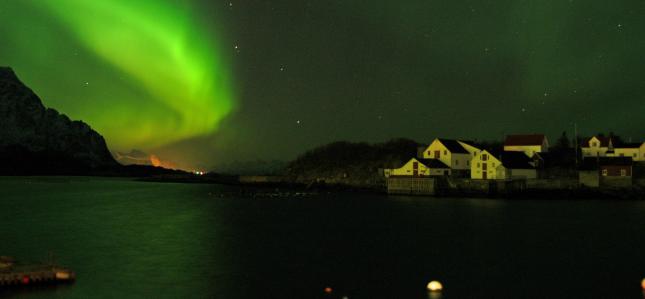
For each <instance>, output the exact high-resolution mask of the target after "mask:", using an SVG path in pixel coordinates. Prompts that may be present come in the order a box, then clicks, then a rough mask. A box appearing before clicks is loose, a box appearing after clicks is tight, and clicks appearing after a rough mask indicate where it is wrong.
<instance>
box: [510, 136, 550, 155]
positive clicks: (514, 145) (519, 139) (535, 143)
mask: <svg viewBox="0 0 645 299" xmlns="http://www.w3.org/2000/svg"><path fill="white" fill-rule="evenodd" d="M504 151H505V152H524V153H526V155H527V156H529V157H532V156H533V154H535V153H545V152H548V151H549V140H548V139H547V138H546V136H545V135H544V134H528V135H508V136H506V140H504Z"/></svg>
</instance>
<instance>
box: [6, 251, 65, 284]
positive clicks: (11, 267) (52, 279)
mask: <svg viewBox="0 0 645 299" xmlns="http://www.w3.org/2000/svg"><path fill="white" fill-rule="evenodd" d="M75 279H76V274H75V273H74V272H73V271H72V270H70V269H68V268H64V267H60V266H57V265H54V264H27V265H20V264H16V263H14V261H13V259H12V258H9V257H0V288H3V287H9V286H21V285H22V286H26V285H32V284H47V283H68V282H73V281H74V280H75Z"/></svg>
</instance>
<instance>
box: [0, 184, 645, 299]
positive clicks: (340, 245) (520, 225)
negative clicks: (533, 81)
mask: <svg viewBox="0 0 645 299" xmlns="http://www.w3.org/2000/svg"><path fill="white" fill-rule="evenodd" d="M226 188H228V189H226ZM228 191H230V187H222V186H217V185H183V184H155V183H139V182H132V181H128V180H123V179H89V178H0V254H1V255H12V256H15V257H17V258H19V259H21V260H44V259H46V257H47V253H48V252H49V251H52V252H54V253H55V255H56V257H57V261H58V262H59V263H61V264H65V265H68V266H70V267H72V268H73V269H74V270H75V271H76V272H77V276H78V280H77V282H76V283H75V284H73V285H71V286H63V287H57V288H47V289H39V290H29V291H11V292H6V291H5V292H2V293H0V297H9V298H341V297H343V296H347V297H348V298H350V299H351V298H436V297H442V298H504V297H512V298H525V297H535V298H539V297H550V298H553V297H563V298H564V297H567V298H588V297H604V298H643V297H644V296H643V293H642V291H641V289H640V280H641V279H643V278H644V277H645V201H642V202H640V201H620V202H610V201H594V200H589V201H567V200H558V201H548V200H545V201H505V200H488V199H448V198H441V199H433V198H422V197H402V196H401V197H399V196H397V197H392V196H390V197H387V196H379V195H371V194H322V195H310V196H304V197H282V198H270V197H255V198H254V197H253V196H249V195H234V196H231V195H228V196H224V197H221V196H218V194H220V193H222V192H225V193H226V194H230V193H229V192H228ZM431 279H437V280H440V281H441V282H442V283H443V284H444V287H445V291H444V293H443V294H442V296H429V294H428V293H427V292H426V291H425V284H426V283H427V282H428V281H429V280H431ZM327 286H330V287H332V288H333V289H334V294H333V295H332V296H327V297H326V296H325V294H324V293H323V289H324V288H325V287H327Z"/></svg>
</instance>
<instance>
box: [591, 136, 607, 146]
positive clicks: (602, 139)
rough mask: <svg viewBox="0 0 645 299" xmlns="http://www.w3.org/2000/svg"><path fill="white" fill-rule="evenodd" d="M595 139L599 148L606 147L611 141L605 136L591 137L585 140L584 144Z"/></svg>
mask: <svg viewBox="0 0 645 299" xmlns="http://www.w3.org/2000/svg"><path fill="white" fill-rule="evenodd" d="M594 137H596V139H598V140H600V146H601V147H608V146H609V142H610V141H611V137H605V136H591V137H589V138H585V144H589V141H591V139H592V138H594Z"/></svg>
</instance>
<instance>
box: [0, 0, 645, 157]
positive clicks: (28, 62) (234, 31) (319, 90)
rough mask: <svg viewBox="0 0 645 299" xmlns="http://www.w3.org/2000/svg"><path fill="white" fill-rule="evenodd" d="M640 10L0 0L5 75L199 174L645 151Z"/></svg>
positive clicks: (116, 144) (122, 146) (559, 0)
mask: <svg viewBox="0 0 645 299" xmlns="http://www.w3.org/2000/svg"><path fill="white" fill-rule="evenodd" d="M644 15H645V1H642V0H621V1H605V0H585V1H583V0H496V1H478V0H454V1H446V0H409V1H404V2H400V1H399V2H397V1H358V0H331V1H307V0H96V1H94V0H0V65H8V66H11V67H13V68H14V69H15V70H16V72H17V73H18V75H19V76H20V77H21V78H22V79H23V80H24V81H25V83H27V84H28V85H29V86H30V87H32V88H33V89H34V90H35V91H36V92H37V93H38V94H39V95H40V96H41V97H42V99H43V101H44V103H45V105H47V106H49V107H52V108H55V109H57V110H59V111H61V112H63V113H65V114H67V115H69V116H70V117H71V118H73V119H81V120H83V121H85V122H87V123H89V124H90V125H91V126H92V127H93V128H95V129H96V130H97V131H99V132H100V133H101V134H102V135H103V136H105V137H106V140H107V142H108V145H109V146H110V149H112V150H115V151H129V150H130V149H140V150H143V151H146V152H149V153H154V154H157V155H158V156H160V157H161V158H165V159H167V160H171V161H173V162H177V163H178V164H184V165H191V166H192V165H194V166H196V167H199V168H201V169H214V168H215V166H217V165H218V164H220V163H228V162H232V161H235V160H238V161H255V160H273V159H279V160H290V159H293V158H294V157H295V156H297V155H298V154H300V153H302V152H304V151H306V150H307V149H311V148H313V147H315V146H317V145H321V144H325V143H329V142H333V141H338V140H349V141H367V142H382V141H385V140H388V139H391V138H397V137H407V138H411V139H414V140H416V141H419V142H430V141H431V140H432V139H433V138H435V137H445V138H462V139H468V140H501V139H502V138H503V136H504V134H510V133H518V134H521V133H545V134H547V135H548V136H549V138H550V139H551V140H552V141H553V140H555V139H556V138H557V137H558V136H559V135H560V134H561V133H562V132H563V131H567V133H568V135H569V136H573V134H574V132H573V131H574V130H573V129H574V123H575V124H576V125H577V128H578V132H579V133H580V135H583V136H585V135H590V134H596V133H599V132H605V133H608V132H610V131H613V132H614V133H617V134H619V135H622V136H623V137H624V139H626V140H630V139H632V140H634V141H638V140H644V139H645V135H644V132H645V131H644V129H643V111H645V104H644V103H645V81H643V78H645V59H643V53H645V39H644V38H643V36H645V18H644V17H643V16H644Z"/></svg>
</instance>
